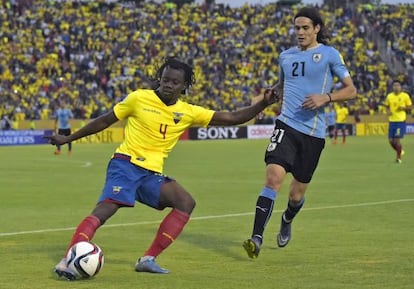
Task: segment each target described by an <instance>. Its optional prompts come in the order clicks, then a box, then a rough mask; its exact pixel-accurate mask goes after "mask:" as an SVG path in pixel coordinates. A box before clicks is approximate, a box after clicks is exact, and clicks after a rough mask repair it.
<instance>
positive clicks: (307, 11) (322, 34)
mask: <svg viewBox="0 0 414 289" xmlns="http://www.w3.org/2000/svg"><path fill="white" fill-rule="evenodd" d="M298 17H306V18H309V19H310V20H312V23H313V26H316V25H318V24H319V26H320V27H321V29H320V31H319V32H318V35H317V41H318V42H319V43H323V44H325V45H326V44H328V40H329V39H330V38H331V36H330V35H329V34H328V31H327V29H326V26H325V22H324V21H323V19H322V16H321V14H320V13H319V11H318V10H316V8H314V7H303V8H302V9H300V10H299V11H298V13H297V14H296V15H295V17H294V19H293V20H296V18H298Z"/></svg>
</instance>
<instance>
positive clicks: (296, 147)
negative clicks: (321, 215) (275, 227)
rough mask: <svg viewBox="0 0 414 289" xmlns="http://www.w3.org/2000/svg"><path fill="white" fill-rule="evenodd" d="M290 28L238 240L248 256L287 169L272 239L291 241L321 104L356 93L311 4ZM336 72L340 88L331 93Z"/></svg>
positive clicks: (320, 129) (321, 130) (316, 146)
mask: <svg viewBox="0 0 414 289" xmlns="http://www.w3.org/2000/svg"><path fill="white" fill-rule="evenodd" d="M294 29H295V35H296V39H297V41H298V45H297V46H294V47H292V48H290V49H288V50H286V51H283V52H282V53H281V54H280V58H279V68H280V75H279V82H278V84H277V85H276V86H275V87H274V89H277V90H280V91H279V93H282V95H283V101H282V109H281V113H280V115H279V116H278V117H277V119H276V122H275V129H274V131H273V135H272V136H271V138H270V143H269V145H268V147H267V149H266V154H265V162H266V182H265V185H264V187H263V189H262V191H261V192H260V194H259V197H258V199H257V202H256V214H255V219H254V225H253V232H252V235H251V237H250V238H249V239H247V240H246V241H244V243H243V247H244V249H245V250H246V252H247V255H248V256H249V257H250V258H257V257H258V255H259V252H260V248H261V246H262V243H263V232H264V230H265V227H266V224H267V222H268V221H269V219H270V217H271V214H272V211H273V206H274V202H275V199H276V196H277V192H278V191H279V190H280V188H281V186H282V183H283V181H284V179H285V176H286V174H287V173H291V174H292V176H293V179H292V182H291V184H290V187H289V200H288V204H287V208H286V210H285V211H284V212H283V214H282V221H281V226H280V230H279V233H278V234H277V236H276V239H277V244H278V246H279V247H284V246H286V245H287V244H288V242H289V241H290V239H291V225H292V221H293V218H294V217H295V216H296V214H297V213H298V212H299V210H300V209H301V208H302V206H303V204H304V201H305V199H304V195H305V192H306V189H307V188H308V185H309V183H310V181H311V179H312V175H313V173H314V171H315V169H316V167H317V165H318V161H319V158H320V155H321V152H322V150H323V148H324V146H325V133H326V123H325V107H326V106H327V105H329V103H330V102H334V101H344V100H348V99H352V98H354V97H355V96H356V89H355V86H354V84H353V81H352V79H351V77H350V74H349V72H348V70H347V68H346V67H345V64H344V61H343V59H342V57H341V55H340V53H339V52H338V50H336V49H335V48H333V47H332V46H329V45H328V44H327V40H328V39H329V37H328V35H327V31H326V28H325V25H324V22H323V20H322V17H321V16H320V14H319V12H318V11H317V10H316V9H315V8H313V7H305V8H302V9H301V10H300V11H299V12H298V13H297V14H296V15H295V17H294ZM335 76H336V77H337V78H338V79H339V80H340V81H341V83H342V87H341V88H340V89H339V90H335V92H332V93H330V88H331V87H332V82H333V79H334V77H335Z"/></svg>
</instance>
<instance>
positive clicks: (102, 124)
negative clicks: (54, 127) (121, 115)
mask: <svg viewBox="0 0 414 289" xmlns="http://www.w3.org/2000/svg"><path fill="white" fill-rule="evenodd" d="M117 121H118V118H117V117H116V116H115V113H114V111H113V110H111V111H109V112H107V113H105V114H103V115H101V116H98V117H97V118H95V119H94V120H92V121H91V122H89V123H88V124H86V125H85V126H84V127H82V128H81V129H79V130H78V131H76V132H74V133H73V134H71V135H69V136H64V135H58V134H56V135H51V136H44V138H46V139H48V140H49V143H50V144H52V145H56V144H59V145H62V144H65V143H69V142H72V141H75V140H77V139H80V138H83V137H85V136H88V135H91V134H95V133H97V132H100V131H102V130H104V129H105V128H107V127H109V126H110V125H112V124H114V123H115V122H117Z"/></svg>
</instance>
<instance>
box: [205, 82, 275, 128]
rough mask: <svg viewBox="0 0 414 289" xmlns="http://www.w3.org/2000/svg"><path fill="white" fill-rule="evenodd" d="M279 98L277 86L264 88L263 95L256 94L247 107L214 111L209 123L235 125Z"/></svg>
mask: <svg viewBox="0 0 414 289" xmlns="http://www.w3.org/2000/svg"><path fill="white" fill-rule="evenodd" d="M280 98H281V96H280V95H279V89H278V87H277V86H273V87H272V88H269V89H266V90H265V93H264V94H263V95H259V96H257V97H256V98H255V101H254V103H253V104H252V105H250V106H249V107H245V108H243V109H240V110H237V111H232V112H228V111H216V112H215V113H214V115H213V118H212V119H211V121H210V123H209V125H211V126H213V125H236V124H242V123H245V122H246V121H249V120H251V119H252V118H253V117H255V116H256V115H257V114H258V113H259V112H261V111H262V110H263V109H265V108H266V107H267V106H269V105H271V104H273V103H275V102H278V101H279V100H280Z"/></svg>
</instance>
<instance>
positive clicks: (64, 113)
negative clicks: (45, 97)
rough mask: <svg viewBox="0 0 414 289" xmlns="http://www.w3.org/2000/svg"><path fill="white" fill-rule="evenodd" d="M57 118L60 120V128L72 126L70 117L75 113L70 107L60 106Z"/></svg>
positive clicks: (56, 114)
mask: <svg viewBox="0 0 414 289" xmlns="http://www.w3.org/2000/svg"><path fill="white" fill-rule="evenodd" d="M55 118H56V119H57V121H58V128H60V129H68V128H70V123H69V119H71V118H73V114H72V111H71V110H70V109H69V108H59V109H58V110H56V113H55Z"/></svg>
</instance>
